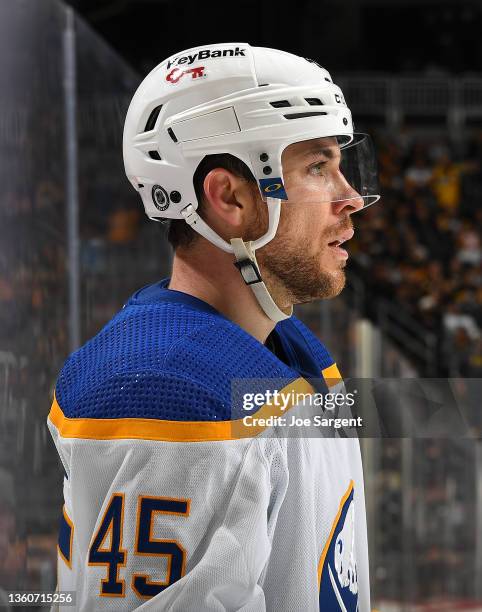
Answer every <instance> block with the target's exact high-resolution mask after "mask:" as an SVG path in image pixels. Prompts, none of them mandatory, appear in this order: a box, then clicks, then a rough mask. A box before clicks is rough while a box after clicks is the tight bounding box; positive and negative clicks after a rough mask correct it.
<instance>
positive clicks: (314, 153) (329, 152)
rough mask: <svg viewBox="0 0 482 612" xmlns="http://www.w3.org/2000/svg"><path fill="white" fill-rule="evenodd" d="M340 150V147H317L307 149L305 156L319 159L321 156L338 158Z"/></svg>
mask: <svg viewBox="0 0 482 612" xmlns="http://www.w3.org/2000/svg"><path fill="white" fill-rule="evenodd" d="M338 151H339V149H338V148H337V147H315V148H313V149H310V150H309V151H306V152H305V153H304V154H303V157H304V158H309V159H319V158H320V157H326V158H327V159H337V158H338V157H339V154H338V155H337V154H336V153H337V152H338Z"/></svg>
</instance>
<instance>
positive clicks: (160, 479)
mask: <svg viewBox="0 0 482 612" xmlns="http://www.w3.org/2000/svg"><path fill="white" fill-rule="evenodd" d="M168 283H169V279H168V278H167V279H164V280H163V281H161V282H160V283H157V284H155V285H151V286H149V287H146V288H144V289H142V290H140V291H139V292H137V293H136V294H135V295H134V296H133V297H132V298H131V299H130V300H129V302H128V303H127V304H126V305H125V307H124V308H123V309H122V310H121V311H120V312H119V313H118V314H117V315H116V316H115V317H114V318H113V319H112V320H111V321H110V322H109V323H108V324H107V325H106V326H105V327H104V328H103V329H102V330H101V331H100V332H99V334H98V335H97V336H95V337H94V338H93V339H92V340H90V341H89V342H87V343H86V344H85V345H84V346H83V347H82V348H81V349H79V350H78V351H76V352H75V353H73V354H72V355H71V356H70V357H69V358H68V360H67V361H66V363H65V365H64V367H63V369H62V371H61V373H60V375H59V378H58V381H57V385H56V390H55V398H54V402H53V405H52V409H51V411H50V414H49V418H48V426H49V429H50V432H51V434H52V436H53V439H54V442H55V444H56V447H57V450H58V453H59V456H60V458H61V461H62V463H63V466H64V469H65V478H64V501H65V504H64V508H63V513H62V519H61V525H60V530H59V544H58V556H59V558H58V589H59V590H62V591H68V590H72V591H76V601H77V603H76V609H77V610H82V611H86V612H92V611H94V610H112V611H114V610H116V611H117V610H160V611H164V610H166V611H167V610H169V611H170V612H204V611H208V610H212V611H221V610H223V611H224V610H230V611H231V610H233V611H234V610H239V611H243V612H248V611H249V612H255V611H256V612H262V611H264V610H267V611H272V612H288V611H289V612H295V611H298V610H299V611H300V612H301V611H303V612H315V611H318V610H323V611H327V612H331V611H333V612H338V611H339V610H342V611H347V612H355V611H356V610H359V611H360V612H369V610H370V596H369V576H368V552H367V535H366V518H365V503H364V492H363V475H362V468H361V459H360V450H359V443H358V439H357V438H353V437H319V436H318V437H316V436H314V435H308V436H306V437H296V436H287V435H284V434H283V433H281V435H280V430H279V428H276V427H269V426H263V425H260V426H258V428H257V429H255V430H253V432H252V433H251V434H250V433H246V432H247V430H248V429H249V428H247V427H245V426H244V425H243V424H244V421H243V408H240V407H237V406H236V405H235V403H236V402H234V401H233V396H234V394H233V386H232V382H233V381H235V380H241V381H245V382H246V381H248V382H249V381H253V385H254V386H256V385H257V386H258V388H260V387H259V386H260V385H262V384H263V382H264V381H266V382H267V383H268V384H269V385H270V388H271V389H272V390H273V389H285V390H287V389H292V390H293V389H294V390H298V391H307V390H308V391H310V392H313V391H314V390H315V387H314V386H313V385H314V383H313V381H312V380H311V379H314V378H319V379H320V378H321V383H320V384H321V385H322V388H323V391H324V392H328V390H329V389H332V388H333V386H334V385H337V384H339V383H340V377H339V373H338V370H337V367H336V365H335V364H334V363H333V359H332V358H331V357H330V355H329V353H328V352H327V351H326V349H325V348H324V346H323V345H322V344H321V343H320V342H319V341H318V340H317V338H316V337H315V336H314V335H313V334H312V333H311V332H310V331H309V330H308V329H307V328H306V327H305V326H304V325H303V324H302V323H301V322H300V321H299V320H298V319H297V318H296V317H294V316H293V317H291V318H290V319H287V320H285V321H282V322H280V323H278V324H277V325H276V327H275V330H274V331H273V332H272V334H271V335H270V343H268V345H271V350H270V348H268V346H267V345H263V344H261V343H260V342H259V341H258V340H256V339H255V338H254V337H252V336H251V335H249V334H248V333H246V332H245V331H244V330H242V329H241V328H240V327H239V326H237V325H235V324H234V323H233V322H232V321H229V320H228V319H226V318H225V317H224V316H223V315H221V314H220V313H219V312H217V311H216V310H215V309H214V308H212V307H211V306H210V305H208V304H206V303H205V302H203V301H201V300H199V299H197V298H195V297H193V296H190V295H187V294H185V293H182V292H179V291H174V290H171V289H167V285H168ZM323 377H324V378H325V379H326V384H325V383H323ZM243 384H245V383H244V382H243ZM265 388H266V386H265ZM300 408H301V409H302V408H303V407H302V406H301V405H300V404H296V403H292V405H289V406H288V407H287V408H286V409H284V412H283V415H284V416H285V417H286V418H287V419H289V418H291V417H292V416H293V415H296V414H297V413H300ZM319 411H320V412H322V410H321V409H319ZM250 414H251V415H252V416H253V417H256V416H259V415H262V416H264V417H266V416H273V415H276V414H277V415H279V414H280V411H279V407H278V406H273V404H270V403H267V404H265V405H263V406H261V407H259V408H256V410H255V411H251V413H250ZM300 414H302V411H301V413H300ZM330 416H331V415H330ZM61 609H62V608H61ZM65 609H66V610H67V609H69V610H72V608H67V607H66V608H65Z"/></svg>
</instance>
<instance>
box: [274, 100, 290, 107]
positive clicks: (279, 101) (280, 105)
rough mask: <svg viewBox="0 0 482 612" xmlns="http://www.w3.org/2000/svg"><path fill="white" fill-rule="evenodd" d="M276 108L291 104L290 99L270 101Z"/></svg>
mask: <svg viewBox="0 0 482 612" xmlns="http://www.w3.org/2000/svg"><path fill="white" fill-rule="evenodd" d="M270 104H271V106H273V107H274V108H282V107H283V106H291V104H290V103H289V102H288V100H277V101H276V102H270Z"/></svg>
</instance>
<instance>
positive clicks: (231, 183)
mask: <svg viewBox="0 0 482 612" xmlns="http://www.w3.org/2000/svg"><path fill="white" fill-rule="evenodd" d="M203 187H204V198H205V200H206V203H207V206H206V207H205V210H206V217H207V219H209V220H210V221H211V220H212V221H213V222H216V220H218V221H220V222H221V227H224V228H225V229H228V228H229V227H232V228H235V227H240V226H242V225H243V223H245V222H246V221H247V219H248V215H249V214H251V213H252V209H253V207H254V206H255V202H254V201H253V191H252V189H250V185H249V183H248V181H246V179H244V178H241V177H239V176H236V175H235V174H233V173H232V172H230V171H229V170H226V169H224V168H214V169H213V170H211V171H210V172H208V174H207V175H206V177H205V179H204V183H203Z"/></svg>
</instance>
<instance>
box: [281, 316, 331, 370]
mask: <svg viewBox="0 0 482 612" xmlns="http://www.w3.org/2000/svg"><path fill="white" fill-rule="evenodd" d="M288 326H291V327H292V328H293V327H294V328H295V329H296V330H297V331H298V333H299V337H300V339H301V338H302V339H303V340H304V341H305V342H306V345H307V347H308V348H309V351H310V352H311V354H312V357H313V358H314V359H315V360H316V362H317V364H318V368H319V370H323V369H324V368H327V367H328V366H331V365H332V364H333V363H334V359H333V357H332V356H331V355H330V353H329V352H328V350H327V349H326V347H325V345H324V344H322V343H321V341H320V340H319V339H318V338H317V337H316V336H315V334H314V333H313V332H312V331H311V330H310V329H309V328H308V327H306V325H305V324H304V323H302V322H301V321H300V320H299V319H298V318H297V317H295V316H292V317H290V318H289V319H285V320H284V321H281V322H280V323H278V325H277V326H276V329H277V330H280V333H283V330H284V329H285V328H287V327H288Z"/></svg>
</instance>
